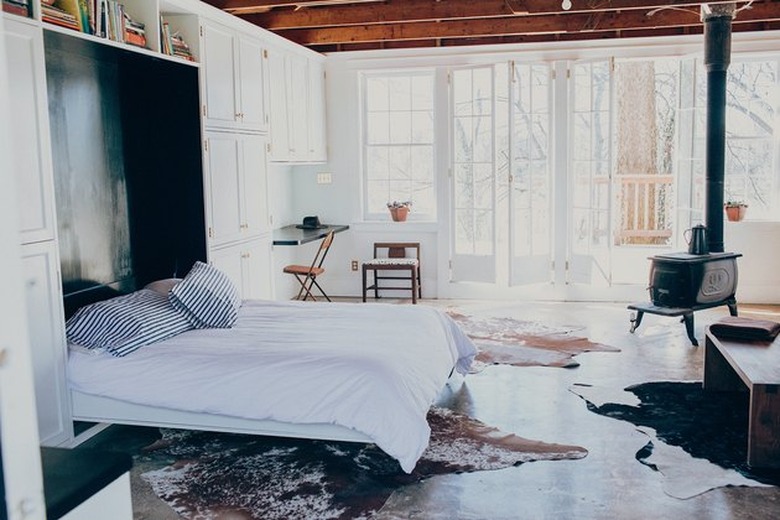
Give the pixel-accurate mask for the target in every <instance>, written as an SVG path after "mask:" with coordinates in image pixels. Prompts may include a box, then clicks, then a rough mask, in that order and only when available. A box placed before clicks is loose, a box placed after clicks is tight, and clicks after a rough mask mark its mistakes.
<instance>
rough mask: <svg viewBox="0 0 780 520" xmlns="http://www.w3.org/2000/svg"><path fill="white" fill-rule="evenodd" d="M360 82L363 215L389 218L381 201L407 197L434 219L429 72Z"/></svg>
mask: <svg viewBox="0 0 780 520" xmlns="http://www.w3.org/2000/svg"><path fill="white" fill-rule="evenodd" d="M363 84H364V86H365V92H364V93H363V95H364V97H365V98H366V113H365V114H363V117H364V128H365V142H364V148H365V152H364V153H365V155H364V156H365V164H364V165H363V176H364V179H365V181H364V182H365V189H366V195H365V197H366V216H367V217H369V218H382V219H389V218H390V217H389V215H388V213H387V210H386V204H387V202H390V201H393V200H403V201H406V200H409V201H412V204H413V211H414V214H415V215H424V216H426V217H430V218H432V217H434V216H435V214H436V207H435V201H436V196H435V193H434V147H433V142H434V128H433V86H434V82H433V73H432V72H424V73H421V72H415V73H413V74H398V73H387V74H373V73H372V74H370V75H367V76H366V79H365V81H364V83H363ZM413 218H414V217H413Z"/></svg>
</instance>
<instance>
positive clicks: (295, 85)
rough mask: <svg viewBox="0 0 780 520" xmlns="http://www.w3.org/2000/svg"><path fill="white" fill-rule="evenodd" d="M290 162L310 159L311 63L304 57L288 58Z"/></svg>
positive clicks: (293, 56)
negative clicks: (309, 93)
mask: <svg viewBox="0 0 780 520" xmlns="http://www.w3.org/2000/svg"><path fill="white" fill-rule="evenodd" d="M288 58H289V61H288V70H289V74H288V78H289V79H288V83H287V88H288V89H289V94H288V95H289V100H290V102H289V107H288V108H289V114H290V116H289V117H290V132H289V134H290V160H291V161H293V162H296V161H297V162H301V161H303V162H305V161H308V158H309V130H308V126H309V102H308V91H309V62H308V60H307V59H306V58H304V57H303V56H297V55H293V54H290V55H289V56H288Z"/></svg>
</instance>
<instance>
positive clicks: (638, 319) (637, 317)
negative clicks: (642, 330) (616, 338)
mask: <svg viewBox="0 0 780 520" xmlns="http://www.w3.org/2000/svg"><path fill="white" fill-rule="evenodd" d="M644 315H645V311H637V312H636V313H631V318H630V321H631V328H630V329H629V332H631V334H633V333H634V331H635V330H636V329H638V328H639V325H640V324H641V323H642V316H644Z"/></svg>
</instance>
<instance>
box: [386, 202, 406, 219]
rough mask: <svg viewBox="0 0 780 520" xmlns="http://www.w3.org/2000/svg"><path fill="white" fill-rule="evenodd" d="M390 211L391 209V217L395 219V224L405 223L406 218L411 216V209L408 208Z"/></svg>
mask: <svg viewBox="0 0 780 520" xmlns="http://www.w3.org/2000/svg"><path fill="white" fill-rule="evenodd" d="M388 209H390V216H391V217H393V221H394V222H405V221H406V217H407V216H408V215H409V208H408V207H407V206H399V207H397V208H388Z"/></svg>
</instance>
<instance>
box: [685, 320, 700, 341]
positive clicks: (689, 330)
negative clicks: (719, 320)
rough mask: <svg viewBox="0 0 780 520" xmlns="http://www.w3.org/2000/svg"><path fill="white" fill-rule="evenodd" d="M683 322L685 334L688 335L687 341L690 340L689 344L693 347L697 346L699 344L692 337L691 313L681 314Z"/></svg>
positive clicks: (694, 337)
mask: <svg viewBox="0 0 780 520" xmlns="http://www.w3.org/2000/svg"><path fill="white" fill-rule="evenodd" d="M683 321H684V322H685V332H687V333H688V339H690V340H691V344H692V345H693V346H694V347H698V346H699V342H698V340H697V339H696V336H694V335H693V313H692V312H689V313H686V314H683Z"/></svg>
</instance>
